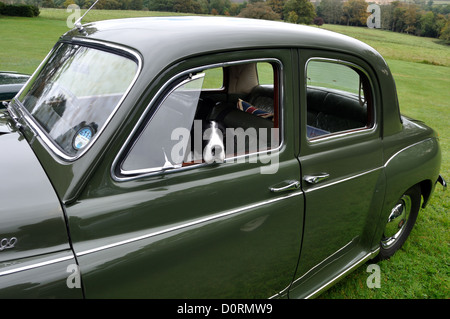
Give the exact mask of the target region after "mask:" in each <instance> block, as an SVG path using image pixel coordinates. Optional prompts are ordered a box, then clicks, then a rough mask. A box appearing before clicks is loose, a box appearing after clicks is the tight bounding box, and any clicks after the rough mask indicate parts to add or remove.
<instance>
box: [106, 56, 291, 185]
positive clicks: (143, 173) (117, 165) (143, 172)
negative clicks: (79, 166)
mask: <svg viewBox="0 0 450 319" xmlns="http://www.w3.org/2000/svg"><path fill="white" fill-rule="evenodd" d="M258 62H269V63H273V64H276V65H277V67H278V79H277V80H278V106H279V123H280V125H279V128H278V129H279V136H280V139H279V144H278V146H277V147H276V148H272V149H269V150H264V151H257V152H254V153H249V154H244V155H238V156H233V157H229V158H226V159H225V161H224V163H227V162H233V161H235V162H238V163H242V162H243V161H239V160H240V159H242V158H246V157H251V156H255V155H261V154H269V153H270V154H271V153H273V152H279V151H280V150H281V148H282V146H283V143H284V111H283V101H284V96H283V88H284V84H283V76H284V70H283V63H282V62H281V60H279V59H277V58H256V59H245V60H236V61H231V62H221V63H214V64H207V65H203V66H199V67H195V68H191V69H188V70H185V71H183V72H180V73H178V74H176V75H175V76H173V77H172V78H170V79H169V80H168V81H166V82H165V83H164V85H163V86H162V87H161V88H160V89H159V90H158V91H157V93H156V94H155V95H154V96H153V97H152V99H151V101H150V103H149V104H148V105H147V106H146V107H145V110H144V112H143V113H142V115H141V117H140V118H139V120H138V121H137V123H136V125H135V126H134V128H133V130H132V131H131V133H130V134H129V136H128V138H127V139H126V141H125V143H124V145H123V146H122V147H121V149H120V150H119V152H118V153H117V155H116V157H115V159H114V161H113V164H112V166H111V176H112V178H113V180H114V181H117V182H125V181H130V180H135V179H140V178H144V177H151V176H160V175H165V174H173V173H177V172H181V171H186V170H191V169H195V168H199V167H204V166H208V165H211V164H208V163H198V164H193V165H189V166H184V167H179V168H171V169H168V170H162V169H161V170H158V171H154V170H153V169H140V170H139V171H140V172H139V173H138V174H131V173H130V172H127V171H124V170H122V167H121V166H122V163H123V162H124V161H125V160H126V156H127V155H126V154H125V151H126V150H127V149H128V148H129V146H130V145H131V143H133V144H134V143H135V141H136V140H137V139H138V138H139V137H140V134H139V136H136V134H138V131H139V129H140V128H141V127H142V125H144V122H145V121H146V118H147V117H148V114H149V112H150V111H151V109H152V108H153V107H154V105H155V104H156V103H157V102H158V101H161V102H159V103H158V105H157V106H156V108H155V110H154V112H153V114H152V116H151V117H150V118H149V119H148V120H147V122H148V123H150V122H151V121H152V119H153V117H154V115H155V113H156V112H157V111H158V109H159V108H160V107H161V105H162V102H163V101H164V100H165V99H166V98H167V96H168V95H169V94H170V93H171V92H172V90H170V91H169V92H167V93H165V92H166V91H167V89H168V88H169V87H170V86H171V85H173V84H174V82H175V81H176V80H178V79H181V78H183V77H186V76H189V74H196V73H199V72H202V71H204V70H206V69H212V68H217V67H223V68H225V67H228V66H232V65H238V64H246V63H258ZM206 91H207V90H206ZM163 94H165V96H162V95H163ZM117 172H120V176H119V175H118V174H117Z"/></svg>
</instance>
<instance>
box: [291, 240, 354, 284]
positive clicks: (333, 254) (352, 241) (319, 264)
mask: <svg viewBox="0 0 450 319" xmlns="http://www.w3.org/2000/svg"><path fill="white" fill-rule="evenodd" d="M354 240H355V238H353V239H352V240H351V241H349V242H348V243H347V244H345V245H344V246H342V247H341V248H339V249H338V250H336V251H335V252H334V253H332V254H331V255H329V256H328V257H327V258H325V259H324V260H322V261H321V262H320V263H318V264H317V265H315V266H314V267H312V268H311V269H309V270H308V271H307V272H305V273H304V274H303V275H302V276H301V277H299V278H297V279H295V280H294V281H293V283H296V282H298V281H300V280H302V279H303V278H304V277H306V276H307V275H308V274H309V273H310V272H312V271H314V269H316V268H318V267H320V266H321V265H323V264H324V263H326V261H327V260H329V259H330V258H332V257H333V256H335V255H337V254H338V253H340V252H341V251H342V250H344V249H345V248H347V247H348V246H350V245H351V244H352V243H354Z"/></svg>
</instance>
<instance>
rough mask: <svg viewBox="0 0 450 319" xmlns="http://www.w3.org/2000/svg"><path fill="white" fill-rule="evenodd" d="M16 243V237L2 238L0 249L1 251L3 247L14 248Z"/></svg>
mask: <svg viewBox="0 0 450 319" xmlns="http://www.w3.org/2000/svg"><path fill="white" fill-rule="evenodd" d="M16 243H17V238H16V237H11V238H3V239H2V240H0V251H3V250H5V249H11V248H14V245H15V244H16Z"/></svg>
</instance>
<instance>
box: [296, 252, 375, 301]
mask: <svg viewBox="0 0 450 319" xmlns="http://www.w3.org/2000/svg"><path fill="white" fill-rule="evenodd" d="M379 251H380V248H377V249H376V250H374V251H371V252H369V253H368V254H366V255H365V256H363V257H361V258H360V259H359V260H358V261H357V262H356V263H354V264H353V265H352V266H350V267H349V268H347V269H346V270H344V271H343V272H341V273H340V274H338V275H337V276H336V277H334V278H333V279H331V280H330V281H328V282H326V283H324V284H323V285H322V286H320V287H319V288H317V289H316V290H314V291H313V292H312V293H310V294H309V295H307V296H306V297H305V298H304V299H310V298H314V297H317V296H318V295H319V294H320V293H322V292H324V291H325V290H327V289H328V288H330V287H331V286H333V285H334V284H335V283H336V282H337V281H339V280H341V279H342V278H343V277H345V276H346V275H348V274H349V273H350V272H352V271H354V270H355V269H356V268H358V267H359V266H361V265H362V264H364V263H365V262H366V261H368V260H370V259H372V258H374V257H375V256H376V255H377V254H378V253H379Z"/></svg>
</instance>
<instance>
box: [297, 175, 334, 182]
mask: <svg viewBox="0 0 450 319" xmlns="http://www.w3.org/2000/svg"><path fill="white" fill-rule="evenodd" d="M328 177H330V174H328V173H320V174H316V175H305V177H303V180H304V181H305V182H307V183H308V184H317V183H318V182H321V181H323V180H325V179H327V178H328Z"/></svg>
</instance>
